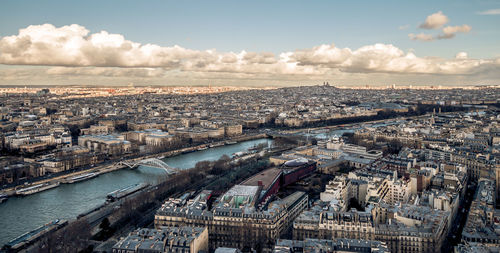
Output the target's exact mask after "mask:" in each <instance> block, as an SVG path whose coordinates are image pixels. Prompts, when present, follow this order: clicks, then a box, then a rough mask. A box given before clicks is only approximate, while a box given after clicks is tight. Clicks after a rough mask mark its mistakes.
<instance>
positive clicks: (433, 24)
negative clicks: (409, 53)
mask: <svg viewBox="0 0 500 253" xmlns="http://www.w3.org/2000/svg"><path fill="white" fill-rule="evenodd" d="M448 21H449V19H448V17H447V16H446V15H444V14H443V12H441V11H439V12H436V13H433V14H431V15H429V16H427V18H426V19H425V22H424V23H422V24H421V25H420V26H419V27H420V28H423V29H438V28H440V27H442V26H443V25H445V24H446V23H448Z"/></svg>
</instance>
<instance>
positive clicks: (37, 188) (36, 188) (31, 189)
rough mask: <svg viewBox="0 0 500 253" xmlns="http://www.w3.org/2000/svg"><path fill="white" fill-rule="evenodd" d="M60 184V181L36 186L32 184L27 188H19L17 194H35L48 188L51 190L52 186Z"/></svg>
mask: <svg viewBox="0 0 500 253" xmlns="http://www.w3.org/2000/svg"><path fill="white" fill-rule="evenodd" d="M58 186H59V182H56V183H44V184H37V185H34V186H30V187H27V188H23V189H19V190H17V191H16V195H21V196H27V195H31V194H35V193H38V192H42V191H46V190H49V189H52V188H55V187H58Z"/></svg>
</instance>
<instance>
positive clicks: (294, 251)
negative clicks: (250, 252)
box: [273, 238, 391, 253]
mask: <svg viewBox="0 0 500 253" xmlns="http://www.w3.org/2000/svg"><path fill="white" fill-rule="evenodd" d="M273 252H274V253H316V252H332V253H344V252H364V253H389V252H391V251H390V250H389V249H388V248H387V245H386V244H385V243H384V242H380V241H370V240H356V239H340V238H335V239H332V240H325V239H311V238H307V239H305V240H303V241H298V240H282V239H280V240H278V241H277V242H276V246H274V250H273Z"/></svg>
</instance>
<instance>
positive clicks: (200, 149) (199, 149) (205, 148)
mask: <svg viewBox="0 0 500 253" xmlns="http://www.w3.org/2000/svg"><path fill="white" fill-rule="evenodd" d="M207 149H208V148H207V147H203V148H198V149H197V150H198V151H203V150H207Z"/></svg>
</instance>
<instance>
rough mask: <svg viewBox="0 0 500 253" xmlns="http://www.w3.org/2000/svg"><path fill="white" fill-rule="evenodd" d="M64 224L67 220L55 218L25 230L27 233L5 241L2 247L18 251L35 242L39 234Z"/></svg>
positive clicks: (41, 234)
mask: <svg viewBox="0 0 500 253" xmlns="http://www.w3.org/2000/svg"><path fill="white" fill-rule="evenodd" d="M66 224H68V221H66V220H59V219H57V220H54V221H51V222H49V223H47V224H45V225H42V226H40V227H38V228H36V229H34V230H32V231H30V232H27V233H25V234H23V235H21V236H19V237H17V238H15V239H14V240H12V241H10V242H8V243H6V244H5V246H4V247H3V249H6V250H7V251H8V252H9V251H14V252H17V251H20V250H22V249H23V248H25V247H26V246H28V245H30V244H31V243H33V242H35V241H36V240H37V239H39V238H40V237H41V236H43V235H45V234H46V233H48V232H50V231H52V230H54V229H58V228H60V227H62V226H65V225H66Z"/></svg>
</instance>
